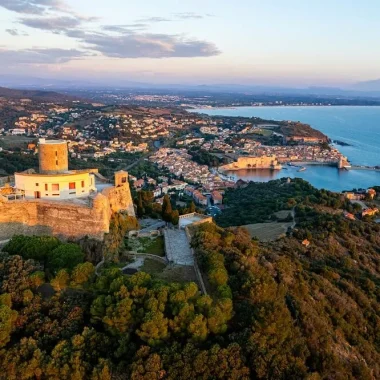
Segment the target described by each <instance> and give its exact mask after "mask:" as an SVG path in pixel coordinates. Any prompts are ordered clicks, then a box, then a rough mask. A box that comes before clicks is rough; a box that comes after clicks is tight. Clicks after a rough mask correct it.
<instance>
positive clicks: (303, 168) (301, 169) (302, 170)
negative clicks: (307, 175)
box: [297, 166, 306, 172]
mask: <svg viewBox="0 0 380 380" xmlns="http://www.w3.org/2000/svg"><path fill="white" fill-rule="evenodd" d="M305 170H306V168H305V167H304V166H302V168H299V169H298V170H297V172H304V171H305Z"/></svg>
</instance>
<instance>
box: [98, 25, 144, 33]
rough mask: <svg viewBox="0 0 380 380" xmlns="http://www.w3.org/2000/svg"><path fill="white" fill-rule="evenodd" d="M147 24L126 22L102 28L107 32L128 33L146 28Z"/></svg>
mask: <svg viewBox="0 0 380 380" xmlns="http://www.w3.org/2000/svg"><path fill="white" fill-rule="evenodd" d="M147 27H148V26H147V25H146V24H143V23H134V24H125V25H104V26H102V29H103V30H105V31H107V32H115V33H121V34H124V33H128V32H132V31H135V30H144V29H147Z"/></svg>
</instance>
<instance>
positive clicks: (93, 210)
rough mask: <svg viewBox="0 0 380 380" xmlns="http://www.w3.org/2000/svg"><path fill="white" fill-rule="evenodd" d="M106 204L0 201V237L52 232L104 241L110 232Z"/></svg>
mask: <svg viewBox="0 0 380 380" xmlns="http://www.w3.org/2000/svg"><path fill="white" fill-rule="evenodd" d="M109 221H110V216H109V204H108V201H107V199H106V198H104V197H103V198H102V199H97V198H96V199H95V200H94V202H93V204H92V205H90V206H82V205H76V204H73V203H64V202H48V201H43V200H35V201H28V200H25V201H15V202H3V203H0V240H5V239H10V238H11V237H12V236H13V235H15V234H25V235H53V236H57V237H59V238H61V239H64V240H66V239H69V238H73V239H80V238H82V237H85V236H89V237H91V238H94V239H97V240H103V235H104V233H107V232H109Z"/></svg>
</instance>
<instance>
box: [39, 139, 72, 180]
mask: <svg viewBox="0 0 380 380" xmlns="http://www.w3.org/2000/svg"><path fill="white" fill-rule="evenodd" d="M38 153H39V162H40V173H41V174H55V173H64V172H67V171H68V170H69V159H68V149H67V142H66V141H64V140H45V139H40V141H39V143H38Z"/></svg>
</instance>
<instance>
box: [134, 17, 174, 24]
mask: <svg viewBox="0 0 380 380" xmlns="http://www.w3.org/2000/svg"><path fill="white" fill-rule="evenodd" d="M170 21H173V19H170V18H165V17H147V18H141V19H139V20H137V22H143V23H155V22H170Z"/></svg>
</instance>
